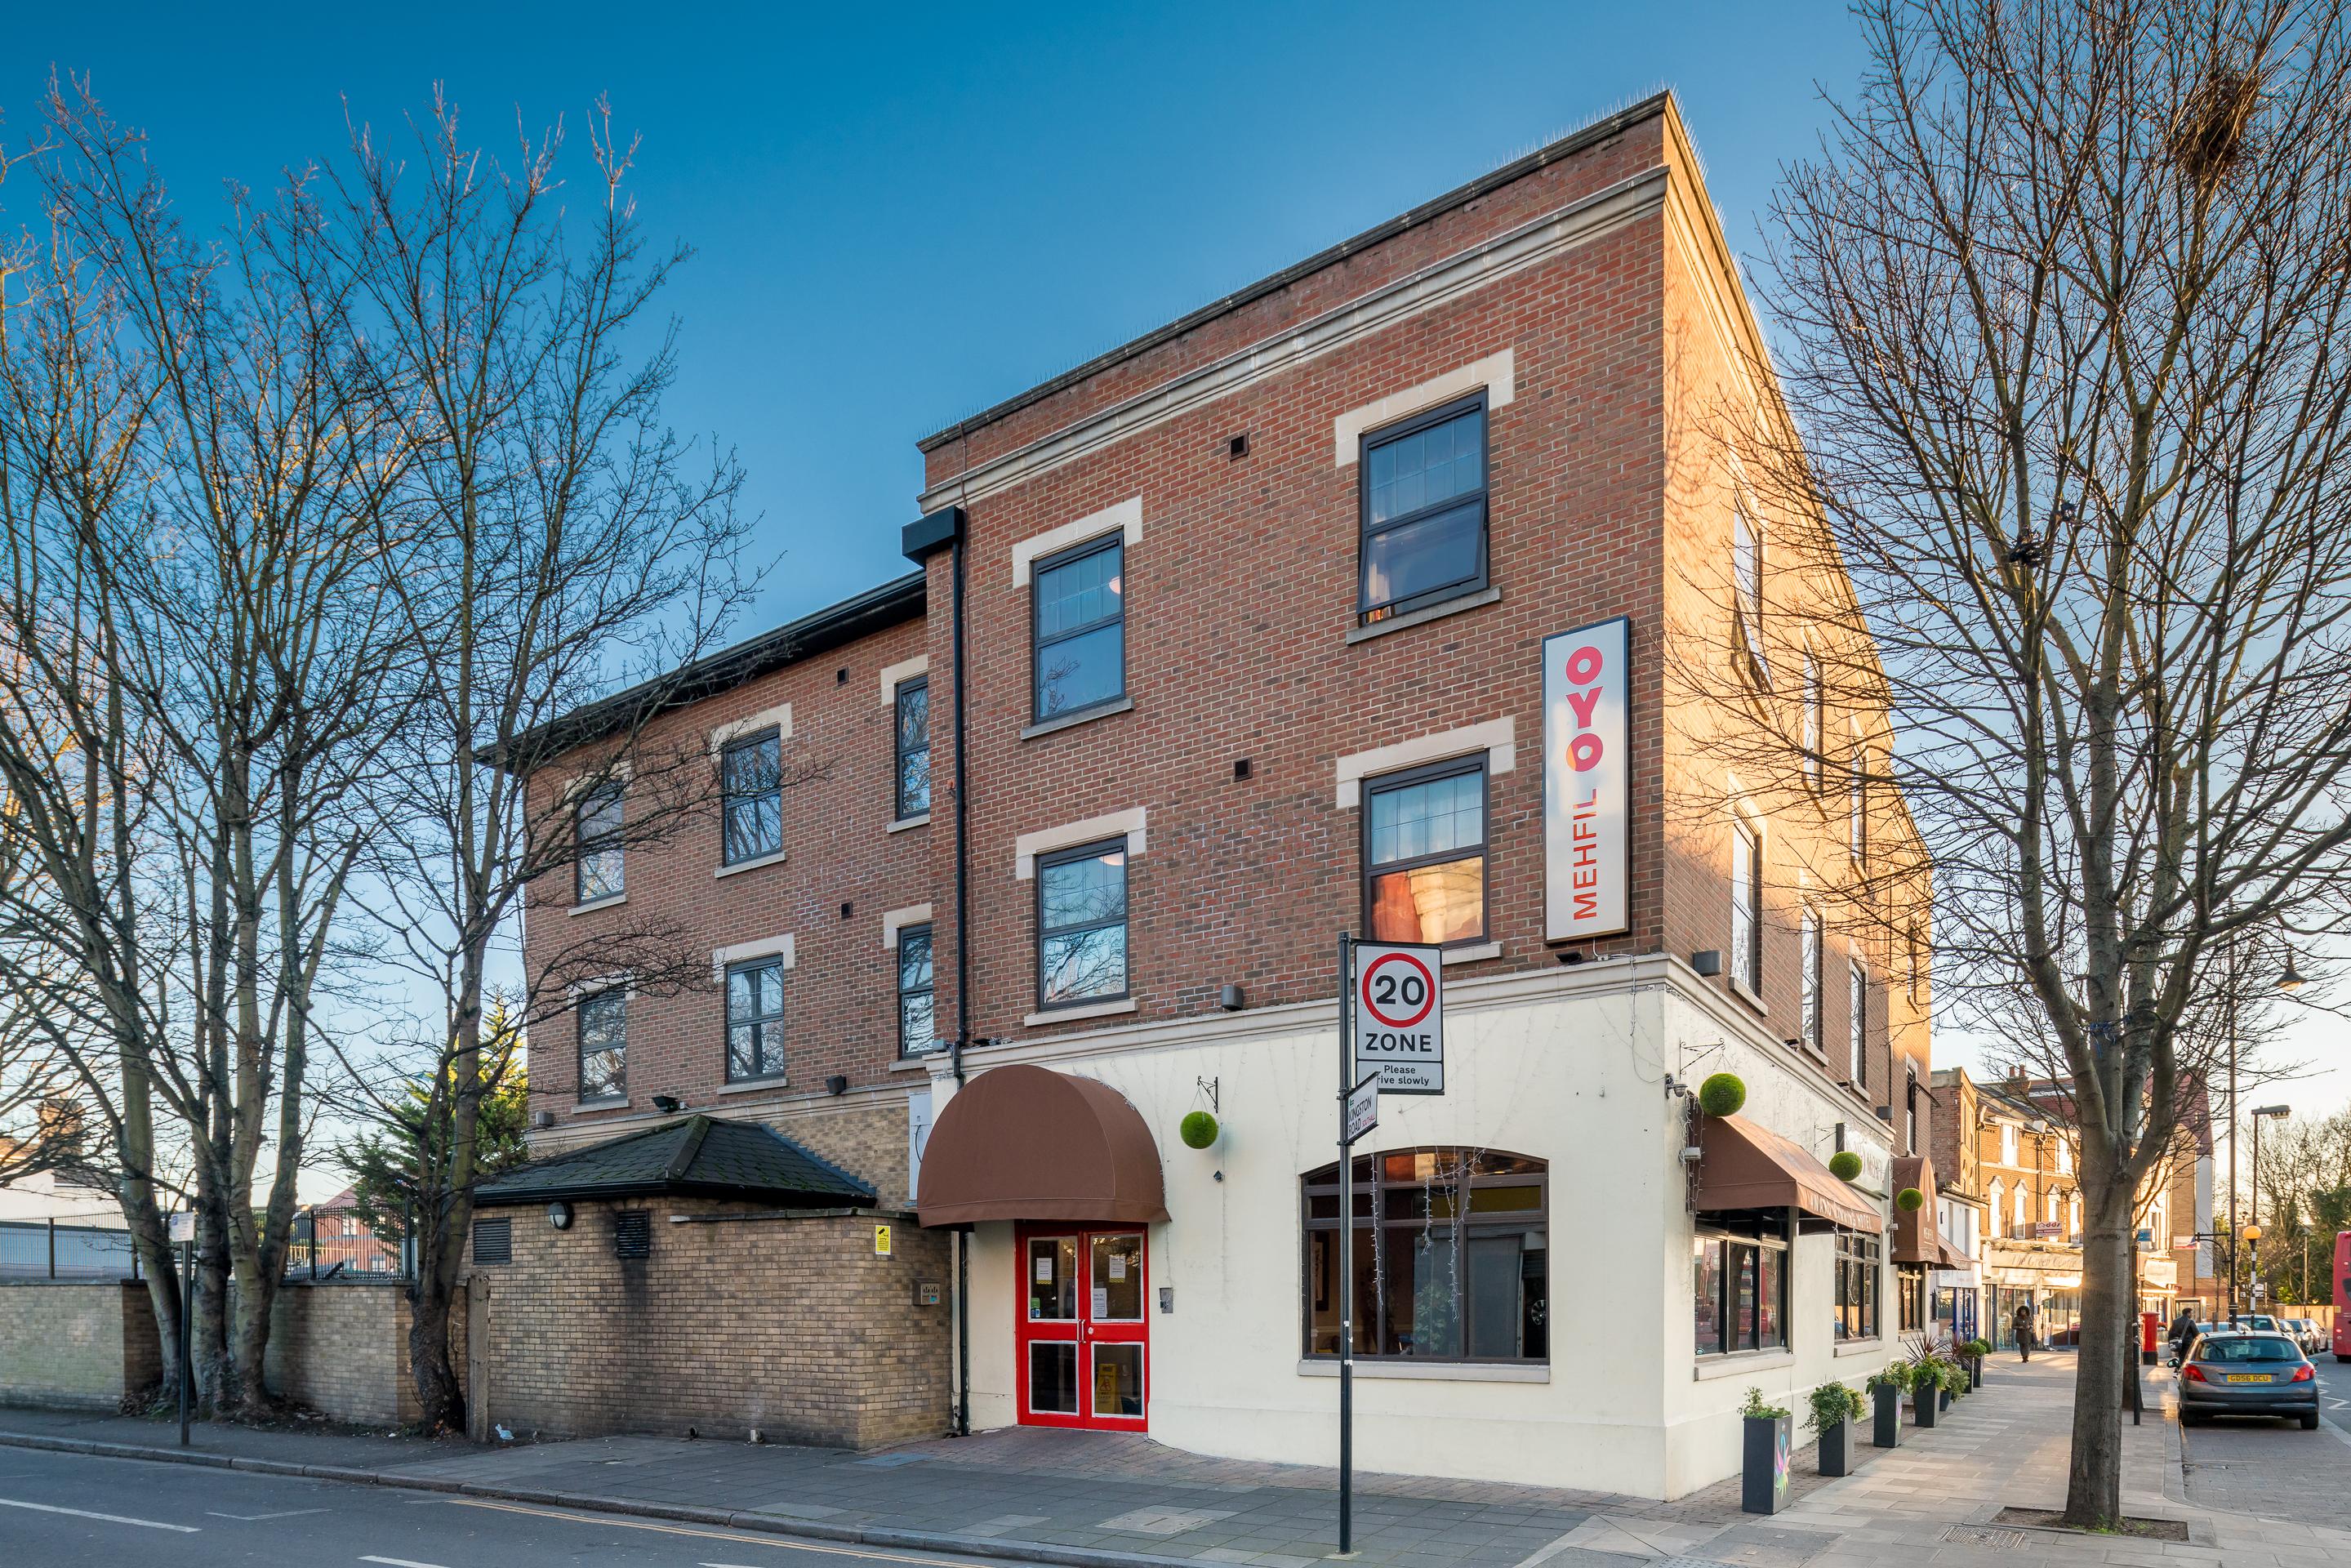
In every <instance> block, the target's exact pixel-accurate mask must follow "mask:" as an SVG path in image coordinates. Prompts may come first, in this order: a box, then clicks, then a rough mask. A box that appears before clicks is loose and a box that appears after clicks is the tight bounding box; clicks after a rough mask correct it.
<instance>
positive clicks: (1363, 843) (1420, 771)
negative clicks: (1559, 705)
mask: <svg viewBox="0 0 2351 1568" xmlns="http://www.w3.org/2000/svg"><path fill="white" fill-rule="evenodd" d="M1492 760H1493V759H1492V758H1491V757H1490V756H1489V754H1488V753H1486V752H1483V751H1473V752H1471V753H1470V754H1469V755H1468V756H1467V757H1448V758H1445V759H1444V760H1443V761H1440V762H1425V763H1421V764H1418V765H1416V766H1415V767H1411V768H1399V769H1398V770H1397V771H1395V772H1394V773H1382V774H1379V775H1377V776H1376V777H1374V778H1370V779H1364V780H1363V782H1362V784H1361V786H1360V787H1359V789H1358V799H1359V800H1360V801H1361V807H1360V809H1359V810H1358V811H1357V813H1356V814H1357V815H1358V816H1360V817H1361V818H1362V819H1363V820H1362V821H1360V822H1358V823H1357V824H1356V828H1357V833H1356V852H1355V863H1356V865H1357V867H1358V870H1359V875H1358V876H1357V879H1356V883H1357V886H1356V896H1357V902H1358V903H1359V904H1360V905H1361V907H1362V911H1363V929H1364V932H1365V933H1367V934H1368V933H1369V932H1370V931H1371V930H1372V883H1374V881H1375V880H1377V878H1378V877H1379V876H1381V875H1383V874H1388V875H1392V874H1394V873H1397V872H1400V871H1417V870H1418V869H1420V868H1421V867H1422V866H1429V865H1448V864H1450V863H1452V862H1455V861H1460V860H1468V858H1469V855H1468V853H1467V852H1464V851H1463V850H1460V849H1452V850H1438V851H1434V852H1430V853H1428V854H1425V855H1411V856H1406V857H1405V859H1403V860H1399V861H1394V862H1382V863H1379V864H1374V862H1373V860H1372V800H1373V798H1374V796H1378V795H1388V794H1394V793H1395V791H1397V790H1399V789H1411V788H1413V787H1414V786H1415V785H1416V784H1429V783H1434V782H1435V781H1436V780H1437V779H1455V778H1460V777H1463V776H1465V775H1468V774H1471V773H1475V774H1476V775H1477V776H1478V798H1479V807H1478V821H1479V837H1478V846H1477V858H1478V861H1479V873H1478V931H1477V935H1475V936H1458V937H1456V938H1454V939H1453V940H1452V941H1450V942H1447V943H1443V944H1440V946H1447V947H1468V946H1476V945H1478V944H1479V943H1482V942H1487V941H1490V940H1491V939H1492V936H1493V930H1494V878H1493V876H1492V874H1491V873H1492V871H1493V864H1494V779H1493V768H1492V766H1491V763H1492ZM1366 939H1370V938H1369V937H1368V936H1367V938H1366ZM1415 940H1417V938H1415Z"/></svg>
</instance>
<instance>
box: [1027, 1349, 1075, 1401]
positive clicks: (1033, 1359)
mask: <svg viewBox="0 0 2351 1568" xmlns="http://www.w3.org/2000/svg"><path fill="white" fill-rule="evenodd" d="M1029 1409H1030V1410H1031V1411H1033V1412H1035V1413H1036V1414H1038V1415H1040V1416H1075V1415H1076V1414H1077V1413H1078V1343H1077V1341H1075V1340H1067V1339H1062V1340H1041V1339H1040V1340H1031V1341H1029Z"/></svg>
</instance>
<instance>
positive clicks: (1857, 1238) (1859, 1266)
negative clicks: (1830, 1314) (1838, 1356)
mask: <svg viewBox="0 0 2351 1568" xmlns="http://www.w3.org/2000/svg"><path fill="white" fill-rule="evenodd" d="M1884 1260H1885V1244H1884V1242H1883V1241H1882V1240H1880V1239H1879V1238H1877V1237H1876V1236H1873V1235H1871V1234H1870V1233H1869V1232H1867V1231H1865V1230H1844V1229H1840V1230H1838V1232H1837V1233H1836V1336H1837V1338H1839V1339H1876V1337H1877V1336H1878V1334H1879V1333H1880V1325H1879V1323H1878V1321H1877V1281H1878V1276H1879V1274H1880V1273H1881V1272H1882V1267H1881V1266H1882V1264H1883V1262H1884Z"/></svg>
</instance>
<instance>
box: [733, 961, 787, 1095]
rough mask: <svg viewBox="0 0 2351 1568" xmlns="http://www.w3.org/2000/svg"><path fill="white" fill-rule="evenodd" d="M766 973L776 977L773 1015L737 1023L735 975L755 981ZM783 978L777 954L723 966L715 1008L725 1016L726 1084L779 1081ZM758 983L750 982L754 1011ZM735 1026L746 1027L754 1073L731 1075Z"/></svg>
mask: <svg viewBox="0 0 2351 1568" xmlns="http://www.w3.org/2000/svg"><path fill="white" fill-rule="evenodd" d="M769 969H772V970H774V971H775V973H776V992H777V1003H776V1010H775V1012H774V1013H772V1014H768V1013H758V1012H756V1011H755V1013H754V1016H752V1017H750V1018H747V1019H737V1018H736V1016H735V977H736V976H737V975H751V976H755V977H756V976H757V975H758V974H760V973H762V972H763V971H766V970H769ZM784 974H785V969H784V959H783V955H781V954H779V953H771V954H768V956H765V957H759V958H746V959H744V960H742V961H741V962H740V963H735V964H729V965H727V966H726V971H725V972H724V974H722V975H721V977H720V978H719V1002H718V1005H719V1007H720V1009H721V1010H722V1011H723V1012H724V1013H725V1014H726V1040H725V1044H724V1049H725V1051H726V1082H729V1083H769V1082H776V1081H778V1080H780V1079H781V1078H782V1077H783V1076H784V1045H785V1035H784V1019H785V1016H786V1014H787V1012H788V1011H789V998H787V997H785V996H784V994H783V993H784V990H785V987H784ZM751 995H752V1006H753V1008H754V1009H757V1007H758V981H757V979H756V978H755V979H754V980H753V982H752V993H751ZM737 1023H743V1024H747V1025H749V1026H750V1029H751V1039H752V1041H753V1048H754V1051H755V1053H756V1056H755V1060H756V1062H757V1065H758V1071H755V1072H744V1073H738V1072H737V1071H735V1029H736V1025H737ZM771 1037H772V1039H773V1040H774V1042H775V1050H774V1057H775V1063H774V1065H773V1066H769V1065H768V1054H769V1053H768V1040H769V1039H770V1038H771Z"/></svg>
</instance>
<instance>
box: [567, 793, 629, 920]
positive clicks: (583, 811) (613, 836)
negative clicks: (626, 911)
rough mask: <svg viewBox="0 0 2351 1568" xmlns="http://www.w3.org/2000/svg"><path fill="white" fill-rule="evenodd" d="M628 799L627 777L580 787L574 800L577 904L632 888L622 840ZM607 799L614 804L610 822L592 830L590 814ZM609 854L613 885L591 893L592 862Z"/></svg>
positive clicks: (573, 890)
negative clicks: (589, 824) (589, 888)
mask: <svg viewBox="0 0 2351 1568" xmlns="http://www.w3.org/2000/svg"><path fill="white" fill-rule="evenodd" d="M627 800H628V783H627V780H625V779H603V780H601V781H600V782H598V783H596V784H594V785H591V786H590V787H589V788H588V789H582V790H580V793H579V796H578V798H577V799H575V800H573V801H572V802H571V852H572V861H571V903H572V905H573V907H574V908H582V907H585V906H586V905H588V904H602V903H604V902H605V901H606V900H608V899H614V898H619V897H621V896H622V895H623V894H626V893H627V892H628V890H629V862H628V855H627V851H626V848H625V846H624V845H623V844H622V832H623V831H624V830H625V828H626V826H627V822H626V818H625V815H624V813H625V811H626V809H627ZM607 801H609V802H611V808H612V820H611V823H610V824H609V825H601V826H599V827H598V828H597V829H596V830H595V831H592V832H591V831H590V829H589V826H588V819H589V815H590V813H591V812H600V811H601V809H602V807H603V806H604V804H605V803H606V802H607ZM607 854H610V855H611V867H612V876H611V885H610V886H607V887H604V888H602V889H601V890H600V891H598V892H596V893H594V894H590V892H589V891H588V868H589V866H590V863H591V862H598V863H601V860H602V857H603V856H605V855H607Z"/></svg>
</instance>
